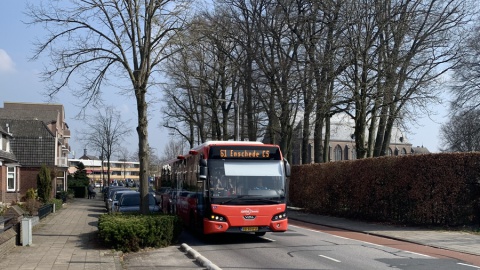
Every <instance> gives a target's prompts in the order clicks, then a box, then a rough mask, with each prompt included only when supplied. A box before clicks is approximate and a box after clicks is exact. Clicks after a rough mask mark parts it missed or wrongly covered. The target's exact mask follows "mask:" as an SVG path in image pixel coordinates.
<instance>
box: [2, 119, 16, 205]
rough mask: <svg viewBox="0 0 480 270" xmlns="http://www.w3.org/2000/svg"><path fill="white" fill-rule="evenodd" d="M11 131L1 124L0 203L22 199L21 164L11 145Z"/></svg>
mask: <svg viewBox="0 0 480 270" xmlns="http://www.w3.org/2000/svg"><path fill="white" fill-rule="evenodd" d="M9 131H10V129H9V127H6V130H5V129H3V127H2V126H0V135H1V136H0V204H1V203H7V202H12V201H18V200H19V199H20V181H19V179H20V169H19V167H20V164H19V163H18V160H17V158H16V157H15V154H14V153H13V151H12V149H11V147H10V140H11V139H12V135H11V134H10V133H9Z"/></svg>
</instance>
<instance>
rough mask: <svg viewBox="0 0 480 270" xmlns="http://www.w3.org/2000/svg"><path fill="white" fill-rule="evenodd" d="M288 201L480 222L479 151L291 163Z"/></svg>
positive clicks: (392, 216) (342, 212) (325, 208)
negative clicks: (304, 163)
mask: <svg viewBox="0 0 480 270" xmlns="http://www.w3.org/2000/svg"><path fill="white" fill-rule="evenodd" d="M289 201H290V203H291V204H293V205H294V206H297V207H303V208H306V209H308V211H310V212H315V213H320V214H328V215H334V216H343V217H351V218H359V219H364V220H375V221H391V222H396V223H403V224H407V223H408V224H422V225H432V224H433V225H446V226H459V225H468V224H478V223H479V222H480V153H442V154H428V155H406V156H396V157H381V158H367V159H359V160H352V161H338V162H329V163H322V164H309V165H297V166H293V167H292V177H291V179H290V186H289Z"/></svg>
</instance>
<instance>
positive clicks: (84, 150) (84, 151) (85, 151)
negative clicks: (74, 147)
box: [83, 148, 87, 156]
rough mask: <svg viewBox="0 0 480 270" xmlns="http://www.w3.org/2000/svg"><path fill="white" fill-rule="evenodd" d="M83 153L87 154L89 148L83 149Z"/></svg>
mask: <svg viewBox="0 0 480 270" xmlns="http://www.w3.org/2000/svg"><path fill="white" fill-rule="evenodd" d="M83 155H84V156H87V148H85V149H83Z"/></svg>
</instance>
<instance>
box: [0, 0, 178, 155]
mask: <svg viewBox="0 0 480 270" xmlns="http://www.w3.org/2000/svg"><path fill="white" fill-rule="evenodd" d="M27 2H28V1H25V0H8V1H2V8H1V9H0V107H2V108H3V104H4V102H28V103H46V102H48V99H47V98H46V97H45V96H44V95H43V94H42V93H44V91H45V84H44V83H43V82H42V81H41V80H40V77H39V72H40V71H42V70H43V68H44V65H49V64H50V63H49V59H48V58H47V57H46V56H45V57H44V58H42V59H39V60H37V61H30V60H29V59H30V58H31V57H32V56H33V51H34V46H33V42H34V41H35V40H36V38H41V37H42V34H44V33H46V30H45V29H43V28H42V27H41V26H32V25H27V24H25V23H23V22H26V21H28V20H29V18H28V17H27V16H26V15H25V14H24V10H25V5H26V3H27ZM104 92H108V93H109V94H108V96H104V97H103V100H104V101H105V102H106V105H112V106H115V108H116V109H117V110H118V111H120V112H121V119H122V121H125V122H127V123H128V125H130V126H131V127H132V132H131V135H130V136H129V137H127V138H125V142H124V143H122V147H125V148H127V150H128V152H129V154H130V155H133V154H134V153H136V152H137V151H138V137H137V133H136V130H135V128H136V126H137V122H136V120H137V108H136V102H135V98H133V97H131V96H124V95H120V94H119V93H118V92H116V90H114V89H110V90H109V91H104ZM53 103H59V104H63V106H64V108H65V117H66V122H67V124H68V125H69V128H70V131H71V136H72V137H71V139H70V141H69V144H70V147H71V151H72V153H71V156H70V157H73V153H74V154H75V157H76V158H79V157H80V156H82V155H83V153H84V149H85V148H87V149H88V150H87V151H88V152H87V153H88V154H89V155H98V153H96V151H95V150H94V149H93V148H90V147H89V146H88V145H85V143H84V142H82V141H81V140H80V138H79V132H80V131H81V130H82V129H83V128H84V126H85V122H84V121H82V120H76V119H75V116H76V115H77V114H78V113H79V112H80V108H79V107H78V106H77V101H76V100H75V98H74V97H73V96H72V95H71V93H70V92H69V90H68V89H65V91H62V92H60V93H59V94H58V95H57V96H56V97H55V100H54V101H53ZM159 106H160V104H156V106H151V107H152V109H155V110H154V111H153V113H152V115H153V116H152V117H151V118H150V120H149V131H148V132H149V134H148V135H149V144H150V146H151V147H153V148H154V149H155V150H156V154H157V155H158V156H160V157H161V156H162V155H163V151H164V147H165V144H166V143H167V142H168V141H169V137H168V136H169V135H168V131H167V130H165V129H164V128H160V127H159V123H160V122H161V120H162V119H161V117H160V116H159ZM154 107H155V108H154ZM95 112H96V111H95V109H93V108H91V109H89V110H87V114H91V115H95ZM113 158H119V157H118V156H115V155H114V156H113Z"/></svg>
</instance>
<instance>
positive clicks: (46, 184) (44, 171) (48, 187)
mask: <svg viewBox="0 0 480 270" xmlns="http://www.w3.org/2000/svg"><path fill="white" fill-rule="evenodd" d="M37 193H38V198H40V200H41V201H42V202H43V203H46V202H47V201H48V200H50V195H51V193H52V177H51V175H50V169H48V168H47V166H45V165H42V168H41V169H40V172H39V173H38V174H37Z"/></svg>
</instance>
